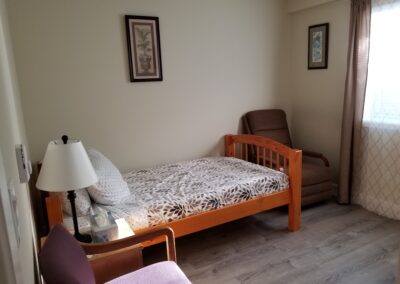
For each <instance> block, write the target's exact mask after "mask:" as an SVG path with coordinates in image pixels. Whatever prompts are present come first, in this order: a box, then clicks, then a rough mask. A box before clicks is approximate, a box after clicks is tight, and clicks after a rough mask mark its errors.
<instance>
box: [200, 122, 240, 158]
mask: <svg viewBox="0 0 400 284" xmlns="http://www.w3.org/2000/svg"><path fill="white" fill-rule="evenodd" d="M242 116H243V115H242ZM242 116H240V117H239V119H238V121H237V128H236V129H237V130H236V133H223V135H222V136H221V137H220V138H219V139H218V141H217V142H216V143H215V144H214V145H213V146H211V148H210V150H209V151H208V152H207V154H206V155H205V157H220V156H225V141H224V136H225V135H226V134H239V133H243V124H242Z"/></svg>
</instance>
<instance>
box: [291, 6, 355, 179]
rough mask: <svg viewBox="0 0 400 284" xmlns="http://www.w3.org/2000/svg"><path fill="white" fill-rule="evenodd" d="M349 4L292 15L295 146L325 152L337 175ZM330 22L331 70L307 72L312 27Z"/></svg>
mask: <svg viewBox="0 0 400 284" xmlns="http://www.w3.org/2000/svg"><path fill="white" fill-rule="evenodd" d="M349 14H350V1H348V0H339V1H334V2H330V3H327V4H324V5H319V6H316V7H313V8H309V9H305V10H302V11H299V12H296V13H292V14H291V40H292V51H291V55H292V56H291V59H292V60H291V84H290V86H291V97H292V116H293V119H292V129H293V132H292V136H293V140H294V143H295V145H296V146H298V147H301V148H303V149H310V150H314V151H320V152H322V153H324V154H325V155H326V156H327V157H328V159H329V160H330V162H331V164H332V166H333V170H334V174H335V178H336V179H337V175H338V163H339V148H340V133H341V119H342V107H343V96H344V84H345V77H346V60H347V45H348V27H349V19H350V16H349ZM325 22H329V28H330V31H329V64H328V69H323V70H307V40H308V27H309V26H310V25H315V24H320V23H325Z"/></svg>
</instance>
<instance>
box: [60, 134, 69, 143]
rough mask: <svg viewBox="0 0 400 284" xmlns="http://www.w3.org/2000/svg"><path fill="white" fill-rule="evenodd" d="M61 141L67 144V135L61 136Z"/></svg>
mask: <svg viewBox="0 0 400 284" xmlns="http://www.w3.org/2000/svg"><path fill="white" fill-rule="evenodd" d="M61 140H62V141H63V142H64V144H67V142H68V136H67V135H63V136H62V137H61Z"/></svg>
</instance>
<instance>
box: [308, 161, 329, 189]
mask: <svg viewBox="0 0 400 284" xmlns="http://www.w3.org/2000/svg"><path fill="white" fill-rule="evenodd" d="M302 171H303V173H302V181H301V182H302V186H308V185H313V184H317V183H322V182H325V181H330V180H331V179H332V174H331V171H330V168H328V167H324V166H320V165H317V164H315V163H312V162H309V161H307V160H303V169H302Z"/></svg>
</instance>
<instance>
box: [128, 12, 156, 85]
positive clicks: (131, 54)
mask: <svg viewBox="0 0 400 284" xmlns="http://www.w3.org/2000/svg"><path fill="white" fill-rule="evenodd" d="M135 20H146V21H152V22H153V24H154V26H155V31H154V33H153V34H152V36H153V38H152V41H153V42H154V46H155V47H156V48H157V51H158V52H157V51H156V50H154V49H153V59H156V60H157V59H158V60H157V62H158V63H157V64H155V68H156V67H157V66H158V69H159V70H158V76H155V77H152V78H142V77H141V76H138V74H136V75H135V72H134V71H135V70H134V68H137V67H138V62H137V61H136V60H135V59H136V49H135V43H136V41H135V39H134V38H132V37H131V35H132V30H131V24H130V23H131V22H134V21H135ZM125 28H126V39H127V44H128V59H129V76H130V80H131V82H148V81H162V80H163V74H162V63H161V44H160V27H159V21H158V17H148V16H133V15H125ZM132 42H133V43H132ZM156 73H157V72H156ZM143 77H144V76H143Z"/></svg>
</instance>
